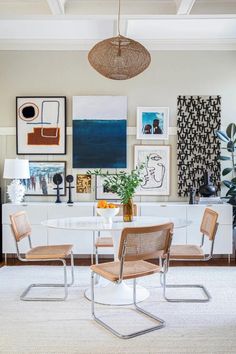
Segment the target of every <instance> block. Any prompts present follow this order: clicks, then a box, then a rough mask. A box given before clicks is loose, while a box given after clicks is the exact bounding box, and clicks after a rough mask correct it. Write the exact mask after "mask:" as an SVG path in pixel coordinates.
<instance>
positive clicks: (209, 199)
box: [198, 197, 223, 204]
mask: <svg viewBox="0 0 236 354" xmlns="http://www.w3.org/2000/svg"><path fill="white" fill-rule="evenodd" d="M198 204H223V200H222V199H221V198H220V197H200V198H199V203H198Z"/></svg>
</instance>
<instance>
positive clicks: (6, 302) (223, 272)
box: [0, 266, 236, 354]
mask: <svg viewBox="0 0 236 354" xmlns="http://www.w3.org/2000/svg"><path fill="white" fill-rule="evenodd" d="M75 270H76V285H75V286H74V287H73V288H70V289H69V297H68V300H67V301H65V302H57V303H56V302H54V303H53V302H23V301H20V300H19V296H20V294H21V293H22V291H23V290H24V288H26V286H27V285H29V284H30V283H32V282H53V281H59V282H60V281H61V278H62V269H61V268H59V267H34V266H28V267H25V266H24V267H4V268H0V353H1V354H3V353H4V354H5V353H9V354H16V353H17V354H23V353H30V354H31V353H32V354H34V353H37V354H38V353H40V354H48V353H54V354H70V353H91V354H97V353H99V354H118V353H134V354H146V353H149V354H154V353H155V354H157V353H171V354H174V353H179V354H192V353H205V354H211V353H218V354H228V353H236V267H235V268H234V267H231V268H228V267H201V268H197V267H194V268H193V267H186V268H183V267H178V268H171V269H170V271H169V276H168V281H170V282H188V283H202V284H205V285H206V286H207V289H208V290H209V291H210V293H211V295H212V301H211V302H210V303H203V304H187V303H168V302H166V301H164V300H163V299H162V296H161V289H160V287H159V282H158V281H159V279H158V276H151V277H146V279H143V280H141V281H140V282H139V283H140V284H143V285H145V286H147V287H149V288H150V291H151V296H150V298H149V299H148V300H147V301H145V302H143V303H142V306H144V307H146V308H147V309H149V310H152V311H153V312H154V313H155V314H156V315H157V316H159V317H160V318H163V319H165V321H166V327H165V328H164V329H161V330H159V331H154V332H151V333H149V334H146V335H143V336H140V337H136V338H134V339H129V340H122V339H118V338H116V337H114V336H113V335H112V334H111V333H109V332H108V331H106V330H105V329H104V328H102V327H100V326H99V325H98V324H96V323H95V322H94V321H93V320H92V318H91V316H90V302H89V301H88V300H87V299H85V298H84V295H83V292H84V290H85V289H86V287H88V286H89V280H90V278H89V268H87V267H76V268H75ZM155 285H157V287H156V288H154V286H155ZM35 291H36V290H35ZM37 291H38V290H37ZM55 291H56V292H59V291H61V289H56V290H55V289H53V293H54V295H55ZM178 291H179V290H178ZM57 294H58V293H57ZM178 294H180V293H179V292H178ZM195 294H196V293H195ZM198 294H199V293H198ZM171 295H173V290H171ZM181 295H183V294H181ZM187 295H189V294H187ZM191 295H193V292H192V291H191ZM97 308H98V311H99V313H100V312H101V311H102V314H103V315H105V316H106V319H108V320H109V319H110V321H112V324H113V325H114V326H118V327H119V329H122V330H124V331H125V330H126V331H127V330H128V331H131V330H134V329H137V328H140V326H144V327H145V326H146V325H150V322H149V321H148V322H147V320H146V319H145V318H144V317H137V316H138V315H136V313H135V312H134V311H131V310H128V309H127V307H125V308H123V307H119V308H117V307H105V306H101V305H100V306H97ZM114 314H115V317H114V316H112V315H114Z"/></svg>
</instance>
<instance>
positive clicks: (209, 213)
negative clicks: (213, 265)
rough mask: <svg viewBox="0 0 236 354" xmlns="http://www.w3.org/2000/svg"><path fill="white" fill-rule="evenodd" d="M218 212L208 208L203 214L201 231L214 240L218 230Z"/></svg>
mask: <svg viewBox="0 0 236 354" xmlns="http://www.w3.org/2000/svg"><path fill="white" fill-rule="evenodd" d="M217 219H218V213H217V212H216V211H214V210H212V209H209V208H206V209H205V211H204V214H203V218H202V223H201V226H200V231H201V233H202V234H204V235H206V236H207V237H208V238H209V240H211V241H213V240H214V238H215V234H216V230H217Z"/></svg>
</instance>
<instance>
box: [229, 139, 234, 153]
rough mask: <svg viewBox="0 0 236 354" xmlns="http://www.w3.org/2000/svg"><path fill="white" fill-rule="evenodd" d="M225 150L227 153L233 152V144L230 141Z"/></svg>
mask: <svg viewBox="0 0 236 354" xmlns="http://www.w3.org/2000/svg"><path fill="white" fill-rule="evenodd" d="M227 150H228V151H229V152H234V142H233V141H232V140H230V141H229V142H228V143H227Z"/></svg>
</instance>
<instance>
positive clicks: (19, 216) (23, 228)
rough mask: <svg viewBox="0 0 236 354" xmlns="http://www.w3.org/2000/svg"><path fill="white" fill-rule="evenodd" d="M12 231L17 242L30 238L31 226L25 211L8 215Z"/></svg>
mask: <svg viewBox="0 0 236 354" xmlns="http://www.w3.org/2000/svg"><path fill="white" fill-rule="evenodd" d="M10 220H11V226H12V231H13V234H14V236H15V239H16V241H17V242H19V241H20V240H22V239H23V238H24V237H27V236H30V234H31V226H30V223H29V219H28V216H27V214H26V212H25V211H20V212H18V213H15V214H12V215H10Z"/></svg>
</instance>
